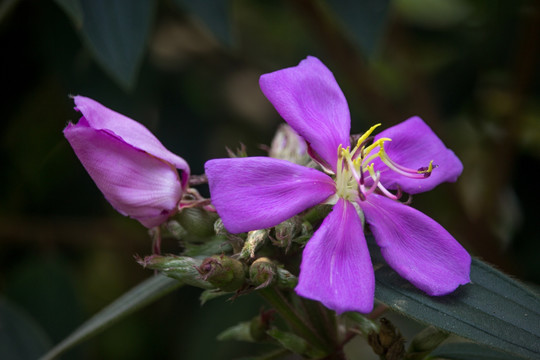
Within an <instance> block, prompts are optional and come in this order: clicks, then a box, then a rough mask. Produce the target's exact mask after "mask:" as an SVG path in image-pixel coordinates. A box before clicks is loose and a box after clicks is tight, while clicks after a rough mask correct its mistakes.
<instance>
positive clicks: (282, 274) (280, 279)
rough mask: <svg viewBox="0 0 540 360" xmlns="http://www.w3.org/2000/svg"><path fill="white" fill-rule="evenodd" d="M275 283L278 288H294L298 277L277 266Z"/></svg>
mask: <svg viewBox="0 0 540 360" xmlns="http://www.w3.org/2000/svg"><path fill="white" fill-rule="evenodd" d="M277 285H278V286H279V287H280V288H285V289H294V288H295V287H296V285H298V278H297V277H296V276H294V275H293V274H291V273H290V272H288V271H287V270H285V269H283V268H281V267H278V268H277Z"/></svg>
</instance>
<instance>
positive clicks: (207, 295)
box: [199, 289, 234, 306]
mask: <svg viewBox="0 0 540 360" xmlns="http://www.w3.org/2000/svg"><path fill="white" fill-rule="evenodd" d="M224 295H234V292H227V291H219V290H216V289H208V290H204V291H203V292H202V293H201V295H200V296H199V301H200V302H201V306H203V305H204V304H206V302H207V301H209V300H213V299H215V298H218V297H220V296H224Z"/></svg>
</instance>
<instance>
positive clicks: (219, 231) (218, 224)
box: [214, 218, 229, 236]
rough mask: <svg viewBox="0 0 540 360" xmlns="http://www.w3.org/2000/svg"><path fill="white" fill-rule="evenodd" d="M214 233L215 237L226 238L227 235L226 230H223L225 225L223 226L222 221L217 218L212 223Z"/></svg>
mask: <svg viewBox="0 0 540 360" xmlns="http://www.w3.org/2000/svg"><path fill="white" fill-rule="evenodd" d="M214 233H215V234H216V235H217V236H227V235H228V234H229V232H228V231H227V229H225V225H223V220H221V218H218V219H217V220H216V221H215V222H214Z"/></svg>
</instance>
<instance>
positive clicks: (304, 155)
mask: <svg viewBox="0 0 540 360" xmlns="http://www.w3.org/2000/svg"><path fill="white" fill-rule="evenodd" d="M268 156H270V157H273V158H276V159H283V160H288V161H290V162H292V163H295V164H300V165H307V164H308V163H309V161H310V157H309V155H308V152H307V144H306V142H305V140H304V139H303V138H302V137H301V136H300V135H298V133H296V131H294V130H293V129H292V128H291V127H290V126H289V125H287V124H282V125H281V126H280V127H279V128H278V130H277V131H276V135H274V138H273V139H272V145H271V146H270V151H269V152H268Z"/></svg>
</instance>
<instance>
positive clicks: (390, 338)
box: [379, 318, 401, 348]
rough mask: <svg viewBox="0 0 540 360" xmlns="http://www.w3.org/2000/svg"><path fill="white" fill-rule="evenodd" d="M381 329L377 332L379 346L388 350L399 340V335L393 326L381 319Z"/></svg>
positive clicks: (386, 320)
mask: <svg viewBox="0 0 540 360" xmlns="http://www.w3.org/2000/svg"><path fill="white" fill-rule="evenodd" d="M380 321H381V328H380V330H379V340H380V342H381V345H382V346H384V347H385V348H389V347H390V346H391V345H392V344H393V343H394V342H396V341H397V340H398V339H399V338H401V334H400V333H399V331H397V330H396V328H395V327H394V325H393V324H392V323H391V322H390V321H389V320H388V319H386V318H381V320H380Z"/></svg>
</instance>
